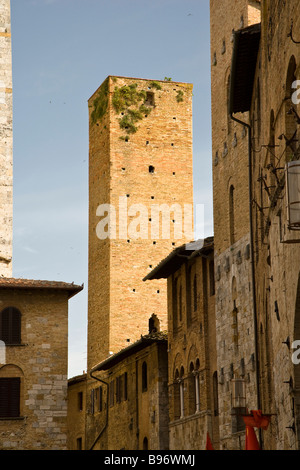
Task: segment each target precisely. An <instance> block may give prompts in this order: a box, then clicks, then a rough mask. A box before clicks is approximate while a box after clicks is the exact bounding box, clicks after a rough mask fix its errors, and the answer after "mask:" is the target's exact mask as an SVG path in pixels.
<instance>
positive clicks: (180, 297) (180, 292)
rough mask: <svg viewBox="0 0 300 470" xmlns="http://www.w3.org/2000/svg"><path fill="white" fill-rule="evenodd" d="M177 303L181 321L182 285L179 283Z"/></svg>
mask: <svg viewBox="0 0 300 470" xmlns="http://www.w3.org/2000/svg"><path fill="white" fill-rule="evenodd" d="M178 304H179V321H182V286H181V284H180V287H179V299H178Z"/></svg>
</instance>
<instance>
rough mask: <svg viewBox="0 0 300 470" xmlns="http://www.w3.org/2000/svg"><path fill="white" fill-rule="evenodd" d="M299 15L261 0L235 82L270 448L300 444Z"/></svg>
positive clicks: (294, 8)
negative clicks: (244, 75) (247, 67)
mask: <svg viewBox="0 0 300 470" xmlns="http://www.w3.org/2000/svg"><path fill="white" fill-rule="evenodd" d="M299 15H300V5H299V2H297V1H294V0H292V1H289V2H280V1H272V2H271V1H268V0H265V1H263V2H262V17H261V37H260V45H259V49H258V52H257V61H256V63H255V64H254V67H253V72H252V74H253V77H254V78H253V87H252V90H251V91H252V93H249V90H248V89H247V88H244V89H243V88H241V91H242V93H243V94H242V96H245V98H248V99H250V100H251V101H250V106H249V111H250V119H249V124H250V129H251V135H252V148H251V151H252V152H251V153H252V167H251V170H252V193H253V204H252V212H251V217H252V222H253V244H254V252H255V256H254V268H255V289H256V299H257V337H258V352H259V364H260V374H259V378H260V382H259V385H260V390H259V392H260V401H261V407H262V408H263V409H264V410H266V411H268V412H269V413H271V414H272V415H273V417H272V419H271V425H270V427H269V429H268V430H267V431H266V432H264V433H263V445H264V447H265V448H267V449H270V448H271V449H277V450H282V449H286V450H296V449H299V444H300V428H299V423H300V401H299V396H300V381H299V376H300V375H299V367H300V366H299V365H298V362H299V361H298V359H297V355H296V356H295V357H294V356H293V354H294V353H296V351H297V348H298V347H299V346H297V341H298V340H299V338H300V331H299V318H300V317H299V315H300V314H299V265H300V245H299V242H300V238H299V232H298V230H299V198H297V196H298V193H299V178H298V176H297V174H298V168H299V166H298V165H299V157H300V145H299V138H300V119H299V115H300V106H299V93H297V89H299V85H300V82H299V81H298V82H297V80H300V21H299ZM249 47H250V48H251V46H249ZM238 57H239V56H238ZM241 63H242V60H241V59H239V60H237V68H239V67H240V66H241ZM233 91H235V90H233ZM234 96H235V95H234ZM294 341H295V342H296V343H295V344H294ZM293 345H294V346H293Z"/></svg>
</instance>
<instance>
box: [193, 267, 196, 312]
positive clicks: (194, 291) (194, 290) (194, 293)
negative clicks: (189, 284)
mask: <svg viewBox="0 0 300 470" xmlns="http://www.w3.org/2000/svg"><path fill="white" fill-rule="evenodd" d="M193 297H194V312H196V311H197V274H195V276H194V283H193Z"/></svg>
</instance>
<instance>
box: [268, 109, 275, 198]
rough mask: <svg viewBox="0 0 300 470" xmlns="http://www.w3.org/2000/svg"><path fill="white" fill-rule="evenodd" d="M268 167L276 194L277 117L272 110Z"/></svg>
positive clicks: (272, 189) (272, 187)
mask: <svg viewBox="0 0 300 470" xmlns="http://www.w3.org/2000/svg"><path fill="white" fill-rule="evenodd" d="M268 160H269V161H268V165H269V168H270V171H269V173H270V186H271V188H270V189H271V192H272V193H273V192H274V185H275V173H274V171H272V170H274V168H275V115H274V110H273V109H272V110H271V114H270V130H269V144H268Z"/></svg>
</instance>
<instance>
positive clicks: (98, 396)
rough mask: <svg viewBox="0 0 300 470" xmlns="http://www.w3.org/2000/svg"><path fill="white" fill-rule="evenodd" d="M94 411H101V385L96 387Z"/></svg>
mask: <svg viewBox="0 0 300 470" xmlns="http://www.w3.org/2000/svg"><path fill="white" fill-rule="evenodd" d="M95 401H96V411H102V406H103V389H102V387H101V386H100V387H98V388H96V397H95Z"/></svg>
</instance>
